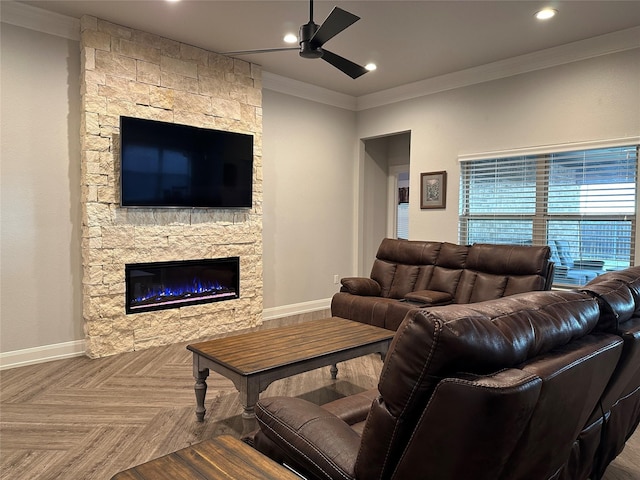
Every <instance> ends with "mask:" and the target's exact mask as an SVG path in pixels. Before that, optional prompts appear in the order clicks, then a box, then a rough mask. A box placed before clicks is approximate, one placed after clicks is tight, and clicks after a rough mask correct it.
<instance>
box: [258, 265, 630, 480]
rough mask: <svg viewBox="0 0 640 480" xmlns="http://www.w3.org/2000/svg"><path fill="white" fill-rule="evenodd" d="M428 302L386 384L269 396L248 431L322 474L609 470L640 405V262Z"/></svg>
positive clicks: (411, 321) (534, 479)
mask: <svg viewBox="0 0 640 480" xmlns="http://www.w3.org/2000/svg"><path fill="white" fill-rule="evenodd" d="M603 277H605V278H599V279H598V281H597V282H594V283H593V284H589V285H587V286H586V287H583V288H582V289H581V290H580V291H564V292H556V291H542V292H529V293H523V294H515V295H512V296H507V297H503V298H499V299H495V300H489V301H484V302H478V303H470V304H453V305H447V306H439V307H430V308H426V309H414V310H412V311H410V312H409V313H408V314H407V315H406V318H405V319H404V320H403V322H402V324H401V325H400V326H399V328H398V330H397V332H396V334H395V337H394V339H393V342H392V344H391V347H390V350H389V352H388V354H387V356H386V358H385V363H384V366H383V369H382V373H381V375H380V379H379V383H378V388H377V389H375V390H372V391H370V392H365V393H362V394H358V395H355V396H352V397H346V398H343V399H340V400H337V401H335V402H331V403H329V404H327V405H323V406H317V405H313V404H310V403H309V402H306V401H304V400H302V399H299V398H284V397H274V398H265V399H261V400H260V401H259V402H258V405H257V407H256V414H257V418H258V422H259V425H260V430H259V431H258V432H256V433H255V435H254V436H252V437H251V438H250V439H248V441H250V442H253V443H254V444H255V446H256V448H258V449H259V450H260V451H262V452H263V453H265V454H267V455H268V456H271V457H272V458H274V459H276V460H278V461H280V462H284V463H287V464H288V465H290V466H292V467H293V468H295V469H297V470H298V471H300V472H301V473H302V474H303V475H305V477H307V478H309V479H343V480H348V479H362V480H365V479H367V480H368V479H395V480H400V479H402V480H407V479H466V478H473V479H474V480H484V479H486V480H525V479H526V480H538V479H540V480H550V479H574V480H586V479H588V478H591V479H597V478H599V476H600V475H601V473H602V472H603V471H604V469H605V468H606V466H607V465H608V464H609V462H610V461H611V460H612V459H613V458H615V456H616V455H617V454H618V453H619V452H620V451H621V450H622V448H623V447H624V441H625V440H626V439H627V438H628V437H629V436H630V435H631V434H632V433H633V431H634V430H635V428H636V426H637V425H638V419H639V418H640V373H639V369H640V357H639V355H640V354H639V353H638V352H639V345H640V340H639V339H640V333H639V332H640V328H639V327H640V323H638V320H639V319H640V315H639V312H640V268H636V267H634V268H631V269H628V270H625V271H622V272H611V273H608V274H604V275H603Z"/></svg>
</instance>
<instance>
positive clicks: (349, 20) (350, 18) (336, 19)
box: [223, 0, 368, 79]
mask: <svg viewBox="0 0 640 480" xmlns="http://www.w3.org/2000/svg"><path fill="white" fill-rule="evenodd" d="M358 20H360V17H358V16H357V15H354V14H353V13H349V12H347V11H346V10H343V9H341V8H339V7H333V10H331V13H329V16H328V17H327V18H326V19H325V21H324V22H322V25H318V24H317V23H315V22H314V21H313V0H310V1H309V22H308V23H305V24H304V25H302V26H301V27H300V32H299V35H298V41H299V44H300V47H283V48H264V49H260V50H241V51H237V52H224V53H223V55H231V56H233V55H248V54H250V53H268V52H280V51H284V50H299V51H300V56H301V57H302V58H312V59H313V58H322V59H323V60H324V61H325V62H327V63H330V64H331V65H333V66H334V67H336V68H337V69H338V70H340V71H342V72H344V73H346V74H347V75H349V76H350V77H351V78H353V79H356V78H358V77H360V76H361V75H364V74H365V73H367V72H368V70H367V69H366V68H365V67H361V66H360V65H358V64H357V63H354V62H352V61H351V60H347V59H346V58H344V57H341V56H340V55H336V54H335V53H333V52H330V51H329V50H327V49H325V48H322V46H323V45H324V44H325V43H326V42H328V41H329V40H330V39H332V38H333V37H335V36H336V35H337V34H339V33H340V32H342V31H343V30H345V29H346V28H347V27H349V26H350V25H353V24H354V23H355V22H357V21H358Z"/></svg>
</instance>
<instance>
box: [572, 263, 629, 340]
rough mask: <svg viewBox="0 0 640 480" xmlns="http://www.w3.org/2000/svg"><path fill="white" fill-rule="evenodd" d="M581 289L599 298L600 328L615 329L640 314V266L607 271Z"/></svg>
mask: <svg viewBox="0 0 640 480" xmlns="http://www.w3.org/2000/svg"><path fill="white" fill-rule="evenodd" d="M581 290H582V291H584V292H587V293H589V294H591V295H593V296H594V297H596V298H597V299H598V303H599V304H600V308H601V313H600V321H599V322H598V328H600V329H604V330H609V329H613V330H614V331H615V330H617V328H618V325H619V324H622V323H625V322H627V321H628V320H630V319H631V318H633V317H634V316H637V315H640V267H631V268H627V269H625V270H620V271H614V272H608V273H605V274H603V275H600V276H598V277H596V278H594V279H593V280H592V281H591V282H589V283H588V284H586V285H585V286H584V287H583V288H582V289H581Z"/></svg>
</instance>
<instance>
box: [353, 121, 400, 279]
mask: <svg viewBox="0 0 640 480" xmlns="http://www.w3.org/2000/svg"><path fill="white" fill-rule="evenodd" d="M363 146H364V149H363V151H364V155H363V159H362V164H361V167H362V168H361V171H360V186H361V189H360V205H361V207H360V209H359V212H360V214H359V215H360V222H359V224H360V231H359V242H358V250H359V252H358V253H359V255H358V271H359V275H364V276H368V275H369V273H370V272H371V267H372V265H373V260H374V259H375V255H376V252H377V251H378V247H379V246H380V242H381V241H382V239H383V238H385V237H389V238H408V237H409V171H410V151H411V133H410V132H399V133H395V134H389V135H385V136H381V137H375V138H369V139H364V140H363Z"/></svg>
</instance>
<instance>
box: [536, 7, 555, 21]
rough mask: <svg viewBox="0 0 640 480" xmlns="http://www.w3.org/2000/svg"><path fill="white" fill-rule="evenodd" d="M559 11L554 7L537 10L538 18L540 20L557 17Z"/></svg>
mask: <svg viewBox="0 0 640 480" xmlns="http://www.w3.org/2000/svg"><path fill="white" fill-rule="evenodd" d="M557 13H558V11H557V10H555V9H553V8H543V9H542V10H539V11H538V12H536V18H537V19H538V20H549V19H550V18H553V17H555V16H556V14H557Z"/></svg>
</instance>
